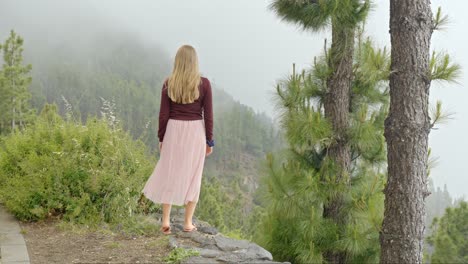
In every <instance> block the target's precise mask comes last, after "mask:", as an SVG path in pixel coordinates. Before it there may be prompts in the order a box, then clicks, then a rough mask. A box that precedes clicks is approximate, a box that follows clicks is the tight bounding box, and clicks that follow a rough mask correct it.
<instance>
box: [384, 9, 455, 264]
mask: <svg viewBox="0 0 468 264" xmlns="http://www.w3.org/2000/svg"><path fill="white" fill-rule="evenodd" d="M446 20H447V19H446V17H443V16H441V11H440V8H439V10H438V12H437V14H436V16H435V18H433V17H432V11H431V6H430V1H429V0H412V1H407V0H392V1H390V35H391V45H392V52H391V54H392V58H391V61H392V62H391V65H392V66H391V67H392V69H391V73H392V74H391V75H390V77H389V79H390V97H391V100H390V110H389V115H388V117H387V119H386V120H385V139H386V142H387V148H388V154H387V157H388V180H387V183H386V185H385V189H384V192H385V211H384V220H383V223H382V232H381V234H380V244H381V258H380V262H381V263H421V262H422V256H423V254H422V253H423V239H424V233H425V230H424V229H425V228H424V220H425V215H426V209H425V198H426V197H427V196H428V195H429V194H430V192H429V191H428V189H427V173H428V153H429V151H428V137H429V132H430V130H431V129H432V128H433V127H434V125H435V124H436V123H437V122H439V121H440V120H441V119H443V118H444V117H445V116H446V115H444V114H443V113H442V111H441V104H440V102H439V103H437V105H436V107H435V108H436V110H435V111H434V116H433V117H432V120H431V116H430V111H429V88H430V85H431V82H432V81H433V80H444V81H453V80H454V79H456V77H457V75H458V74H459V72H460V71H459V70H460V67H459V66H458V65H456V64H452V63H451V62H450V59H449V56H448V55H446V54H442V53H435V52H433V53H432V56H431V52H430V41H431V37H432V33H433V31H434V30H437V29H440V27H441V26H442V25H443V24H444V22H445V21H446ZM409 58H411V59H409Z"/></svg>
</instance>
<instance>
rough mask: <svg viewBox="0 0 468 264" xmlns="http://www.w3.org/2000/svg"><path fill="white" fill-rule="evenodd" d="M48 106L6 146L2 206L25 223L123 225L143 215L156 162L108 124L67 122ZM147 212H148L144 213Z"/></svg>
mask: <svg viewBox="0 0 468 264" xmlns="http://www.w3.org/2000/svg"><path fill="white" fill-rule="evenodd" d="M56 111H57V110H56V106H55V105H46V106H45V107H44V110H43V111H42V113H41V115H40V116H39V117H38V120H37V121H36V122H35V124H34V125H33V126H31V127H28V128H27V129H25V130H24V131H23V132H17V133H13V134H11V135H9V136H6V137H5V138H3V139H2V141H0V144H1V147H0V200H1V201H2V202H3V203H4V204H5V206H6V207H7V208H8V209H9V210H10V211H11V212H12V213H13V214H14V215H15V216H16V217H17V218H19V219H21V220H39V219H44V218H47V217H49V216H58V217H61V218H63V219H64V220H67V221H70V222H76V223H83V224H84V223H86V224H92V223H100V222H102V221H104V222H108V223H118V222H121V221H124V220H126V219H128V218H129V217H130V216H132V215H134V214H135V213H138V212H139V211H141V210H142V209H143V208H141V207H139V205H138V199H139V198H140V191H141V190H142V189H143V186H144V183H145V182H146V180H147V178H148V177H149V175H150V174H151V172H152V169H153V166H154V164H155V160H154V159H153V158H151V157H148V156H147V154H146V153H147V152H146V151H145V150H146V147H145V146H144V144H143V143H142V142H140V141H134V140H132V139H131V137H130V136H129V135H128V134H127V133H125V132H123V131H122V130H121V129H111V128H110V126H109V125H108V123H107V121H106V120H100V119H97V118H90V119H88V121H87V123H86V125H82V124H81V123H79V122H73V121H70V120H67V121H65V120H63V119H62V118H61V117H60V116H59V115H58V114H57V112H56ZM144 209H145V210H146V209H147V208H144Z"/></svg>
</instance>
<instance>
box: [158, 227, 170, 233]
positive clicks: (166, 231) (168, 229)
mask: <svg viewBox="0 0 468 264" xmlns="http://www.w3.org/2000/svg"><path fill="white" fill-rule="evenodd" d="M160 231H162V232H163V233H164V234H166V235H169V234H171V226H161V229H160Z"/></svg>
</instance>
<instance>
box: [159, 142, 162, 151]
mask: <svg viewBox="0 0 468 264" xmlns="http://www.w3.org/2000/svg"><path fill="white" fill-rule="evenodd" d="M161 149H162V142H159V151H161Z"/></svg>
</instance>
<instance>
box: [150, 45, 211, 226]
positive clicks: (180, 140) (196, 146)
mask: <svg viewBox="0 0 468 264" xmlns="http://www.w3.org/2000/svg"><path fill="white" fill-rule="evenodd" d="M158 138H159V149H160V152H161V155H160V159H159V161H158V163H157V164H156V167H155V168H154V171H153V173H152V174H151V176H150V178H149V179H148V181H147V182H146V184H145V187H144V188H143V190H142V193H143V194H144V195H145V196H146V197H147V198H148V199H149V200H151V201H153V202H154V203H162V204H163V218H162V227H161V231H163V233H164V234H170V233H171V226H170V221H169V216H170V212H171V206H172V204H175V205H185V221H184V231H185V232H191V231H194V230H197V228H196V226H194V225H193V224H192V216H193V213H194V211H195V206H196V203H197V202H198V198H199V196H200V187H201V180H202V173H203V167H204V163H205V157H206V156H208V155H210V154H211V153H212V152H213V146H214V140H213V103H212V92H211V85H210V81H209V80H208V79H207V78H204V77H201V76H200V72H199V70H198V58H197V54H196V52H195V49H194V48H193V47H192V46H189V45H184V46H182V47H180V48H179V50H178V51H177V54H176V57H175V61H174V68H173V71H172V74H171V75H170V76H169V78H168V79H167V80H166V81H165V82H164V85H163V88H162V91H161V107H160V110H159V130H158Z"/></svg>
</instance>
